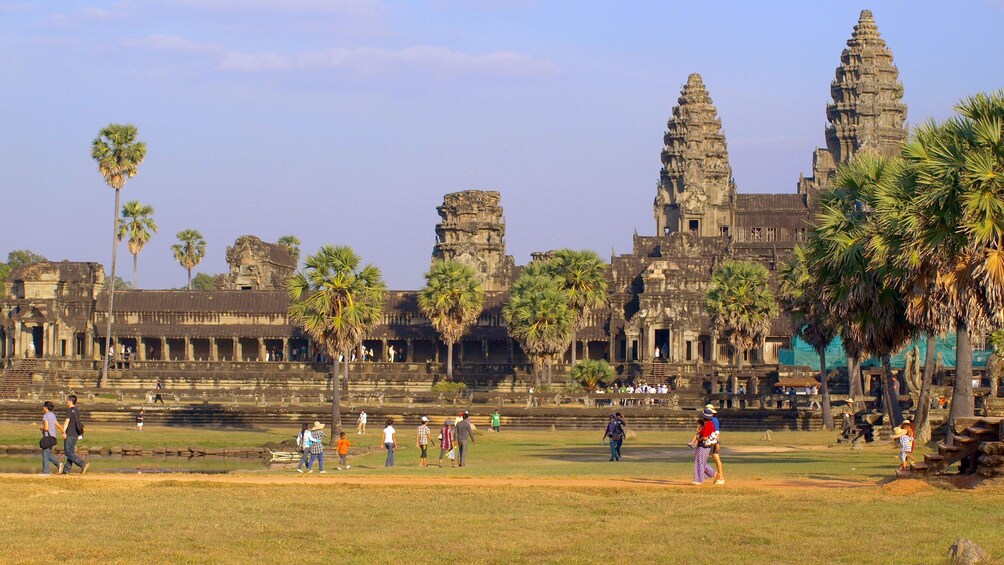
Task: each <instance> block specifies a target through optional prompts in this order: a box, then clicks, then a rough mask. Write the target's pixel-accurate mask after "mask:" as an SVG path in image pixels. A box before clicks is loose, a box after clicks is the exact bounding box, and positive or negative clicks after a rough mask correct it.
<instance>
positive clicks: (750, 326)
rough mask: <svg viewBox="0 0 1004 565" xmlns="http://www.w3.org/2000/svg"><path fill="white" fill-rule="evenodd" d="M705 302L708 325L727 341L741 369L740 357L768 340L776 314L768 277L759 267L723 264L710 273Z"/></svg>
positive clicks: (763, 268)
mask: <svg viewBox="0 0 1004 565" xmlns="http://www.w3.org/2000/svg"><path fill="white" fill-rule="evenodd" d="M704 300H705V303H706V304H707V307H708V313H709V314H710V315H711V324H712V325H713V326H714V327H715V330H716V331H717V332H718V333H719V334H720V335H723V336H726V337H727V338H728V341H729V344H730V345H731V346H732V349H733V350H734V352H735V356H736V365H737V367H738V368H739V369H742V367H743V354H744V353H745V352H746V351H748V350H750V349H752V348H753V346H754V345H756V344H758V343H761V342H763V340H765V339H766V338H767V333H768V332H769V331H770V320H771V318H773V317H774V316H775V315H776V314H777V302H776V301H775V299H774V292H773V291H772V290H771V288H770V273H768V272H767V268H766V267H764V266H763V265H761V264H759V263H753V262H751V261H734V260H729V261H725V262H723V263H722V264H721V265H719V266H718V267H717V268H716V269H715V271H714V273H712V275H711V280H710V281H709V283H708V288H707V290H706V291H705V293H704Z"/></svg>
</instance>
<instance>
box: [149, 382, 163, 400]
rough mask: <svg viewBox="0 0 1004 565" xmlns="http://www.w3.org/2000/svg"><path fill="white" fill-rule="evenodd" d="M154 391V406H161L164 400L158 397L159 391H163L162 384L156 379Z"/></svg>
mask: <svg viewBox="0 0 1004 565" xmlns="http://www.w3.org/2000/svg"><path fill="white" fill-rule="evenodd" d="M155 390H156V394H154V397H153V403H154V404H156V403H158V402H159V403H161V404H163V403H164V398H163V397H161V396H160V391H162V390H164V383H162V382H160V379H157V386H156V388H155ZM147 398H150V397H149V396H148V397H147Z"/></svg>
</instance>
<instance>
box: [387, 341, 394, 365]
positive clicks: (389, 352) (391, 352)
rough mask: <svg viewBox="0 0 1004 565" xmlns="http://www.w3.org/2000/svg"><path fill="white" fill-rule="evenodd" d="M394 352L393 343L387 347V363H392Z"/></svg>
mask: <svg viewBox="0 0 1004 565" xmlns="http://www.w3.org/2000/svg"><path fill="white" fill-rule="evenodd" d="M394 353H395V352H394V346H393V345H391V346H390V347H388V348H387V362H388V363H393V362H394Z"/></svg>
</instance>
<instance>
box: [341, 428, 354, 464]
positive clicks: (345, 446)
mask: <svg viewBox="0 0 1004 565" xmlns="http://www.w3.org/2000/svg"><path fill="white" fill-rule="evenodd" d="M351 445H352V444H351V443H349V440H348V439H346V438H345V432H338V470H339V471H341V470H342V467H344V468H346V469H351V468H352V465H349V446H351Z"/></svg>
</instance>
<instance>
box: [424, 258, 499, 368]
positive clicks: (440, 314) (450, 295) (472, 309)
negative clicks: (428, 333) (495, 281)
mask: <svg viewBox="0 0 1004 565" xmlns="http://www.w3.org/2000/svg"><path fill="white" fill-rule="evenodd" d="M484 304H485V289H484V286H482V285H481V283H480V282H479V281H478V274H477V272H476V271H475V270H474V268H473V267H471V266H470V265H468V264H466V263H462V262H460V261H451V260H442V259H440V260H436V261H434V262H433V263H432V267H431V268H430V269H429V272H428V273H426V274H425V286H424V287H422V289H421V290H419V291H418V306H419V308H421V309H422V313H423V314H425V316H426V317H427V318H429V320H430V321H431V322H432V325H433V327H435V328H436V331H437V332H439V335H440V337H441V338H442V339H443V341H444V342H446V377H447V378H448V379H450V380H452V379H453V344H455V343H456V342H457V341H458V340H459V339H460V338H461V337H462V336H463V335H464V334H465V333H467V330H468V329H469V328H470V327H471V325H473V324H474V322H476V321H477V320H478V316H480V315H481V310H482V309H483V308H484Z"/></svg>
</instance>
